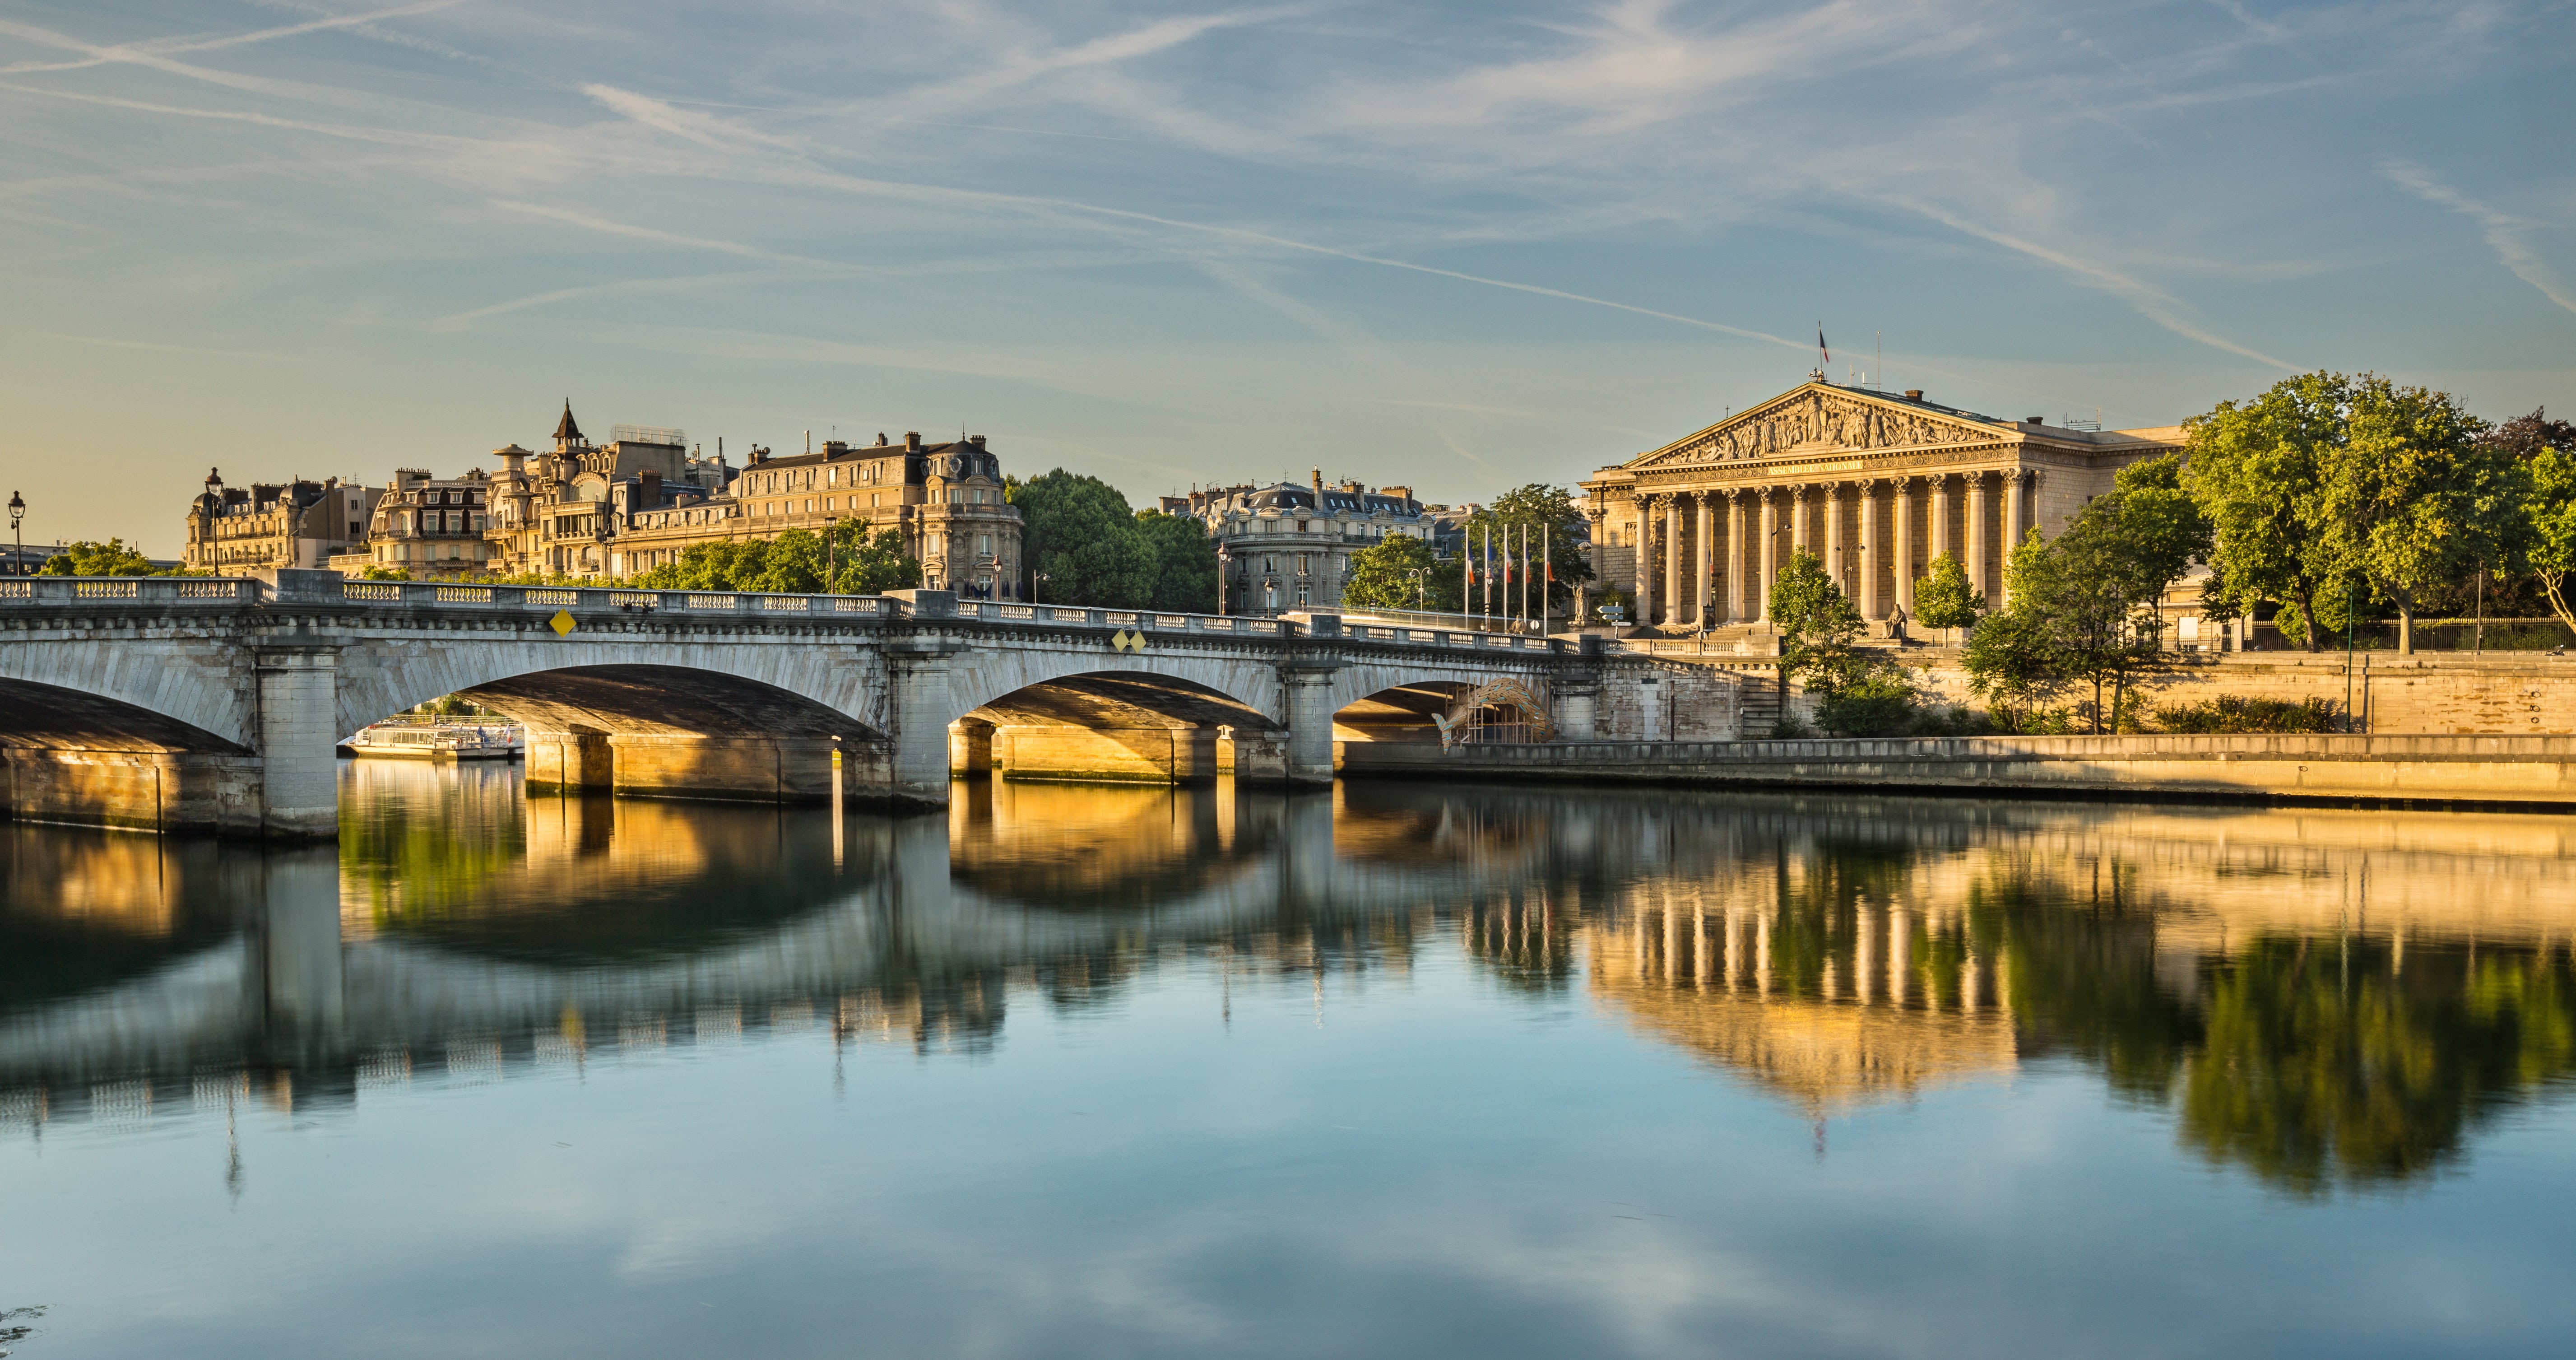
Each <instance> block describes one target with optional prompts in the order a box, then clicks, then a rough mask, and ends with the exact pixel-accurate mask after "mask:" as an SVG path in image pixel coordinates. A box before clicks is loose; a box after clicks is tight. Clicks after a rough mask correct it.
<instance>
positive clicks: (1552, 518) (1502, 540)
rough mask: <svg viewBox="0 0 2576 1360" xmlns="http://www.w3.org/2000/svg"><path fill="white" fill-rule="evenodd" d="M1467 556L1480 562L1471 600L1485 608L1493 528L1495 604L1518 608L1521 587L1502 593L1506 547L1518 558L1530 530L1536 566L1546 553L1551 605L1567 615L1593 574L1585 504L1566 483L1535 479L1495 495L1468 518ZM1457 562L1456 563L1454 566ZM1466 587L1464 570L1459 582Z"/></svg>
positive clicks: (1504, 609) (1505, 610)
mask: <svg viewBox="0 0 2576 1360" xmlns="http://www.w3.org/2000/svg"><path fill="white" fill-rule="evenodd" d="M1466 530H1467V539H1466V544H1467V557H1468V560H1469V561H1471V562H1473V563H1475V566H1476V575H1477V582H1478V584H1477V596H1476V599H1475V600H1473V601H1470V602H1469V603H1470V604H1471V605H1472V606H1474V607H1476V608H1482V606H1483V603H1484V585H1483V582H1484V579H1485V541H1486V535H1487V534H1488V533H1489V532H1490V533H1491V534H1492V536H1493V547H1494V572H1493V580H1494V597H1493V598H1494V608H1495V610H1496V612H1498V613H1516V612H1518V610H1519V607H1520V592H1519V590H1518V588H1517V586H1515V588H1514V590H1513V592H1512V595H1511V598H1510V599H1509V601H1506V600H1505V598H1504V596H1503V584H1504V582H1503V575H1502V570H1503V564H1502V557H1503V553H1504V552H1505V551H1506V549H1507V548H1508V550H1509V551H1510V553H1511V555H1512V557H1513V558H1514V559H1515V560H1517V559H1518V558H1519V557H1520V555H1521V550H1522V534H1523V533H1524V531H1526V533H1527V534H1528V551H1529V558H1530V562H1531V564H1532V566H1533V567H1536V566H1537V564H1538V563H1539V562H1540V560H1541V559H1542V558H1544V559H1545V561H1546V564H1547V567H1548V571H1549V577H1548V583H1547V605H1548V609H1549V611H1550V612H1551V613H1552V614H1553V615H1554V616H1555V617H1558V618H1563V617H1566V615H1567V613H1568V611H1570V610H1571V609H1572V608H1573V602H1574V588H1575V587H1576V586H1578V585H1581V584H1582V583H1583V582H1585V581H1589V580H1591V579H1592V561H1591V557H1590V555H1589V554H1587V553H1585V552H1584V551H1583V545H1584V543H1585V542H1586V541H1587V534H1588V532H1589V530H1588V526H1587V525H1586V523H1585V521H1584V517H1583V504H1582V502H1581V501H1580V500H1579V499H1577V498H1576V496H1575V494H1574V493H1573V492H1571V491H1568V490H1566V489H1565V488H1564V487H1559V486H1549V485H1547V484H1546V483H1544V482H1531V483H1528V484H1527V485H1524V486H1517V487H1514V488H1512V489H1511V490H1509V491H1506V492H1504V493H1503V494H1501V495H1499V496H1496V497H1495V498H1494V499H1493V501H1492V502H1491V503H1490V504H1487V505H1485V506H1483V507H1481V508H1480V509H1478V510H1477V511H1476V512H1475V513H1474V514H1472V515H1469V516H1468V517H1467V521H1466ZM1457 565H1458V564H1455V563H1453V564H1452V567H1453V568H1454V567H1456V566H1457ZM1457 584H1458V586H1459V587H1460V588H1461V589H1464V586H1465V580H1464V577H1463V574H1461V575H1460V580H1459V581H1458V582H1457Z"/></svg>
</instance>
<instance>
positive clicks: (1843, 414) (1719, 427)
mask: <svg viewBox="0 0 2576 1360" xmlns="http://www.w3.org/2000/svg"><path fill="white" fill-rule="evenodd" d="M2010 432H2011V427H2010V426H2007V425H2004V424H2002V423H2001V422H1988V421H1986V420H1984V419H1983V418H1981V417H1978V416H1975V415H1972V414H1969V413H1966V412H1951V411H1946V410H1942V409H1938V408H1934V407H1930V406H1927V405H1925V404H1923V403H1921V402H1914V401H1905V400H1901V399H1899V398H1895V397H1884V396H1880V395H1878V394H1877V393H1875V392H1860V391H1855V390H1853V389H1851V388H1848V387H1837V386H1834V385H1833V384H1831V383H1825V382H1810V383H1805V384H1803V385H1801V386H1798V387H1796V388H1792V389H1791V390H1789V391H1787V392H1783V393H1781V394H1780V395H1779V396H1776V397H1773V398H1772V399H1771V400H1769V401H1766V402H1764V403H1762V404H1761V405H1759V406H1750V407H1747V408H1745V409H1744V410H1741V411H1738V412H1736V413H1735V414H1734V415H1731V416H1728V417H1727V418H1726V419H1724V420H1721V421H1719V422H1718V423H1716V424H1714V425H1711V426H1709V427H1708V428H1707V429H1704V430H1700V431H1697V432H1695V433H1692V434H1688V435H1684V436H1683V437H1681V438H1679V439H1676V440H1674V441H1673V442H1672V443H1669V444H1666V445H1665V446H1663V447H1662V448H1660V449H1654V450H1652V451H1649V452H1646V453H1641V454H1639V455H1637V456H1636V457H1634V458H1631V459H1629V460H1628V462H1627V463H1626V464H1624V466H1625V467H1626V468H1627V469H1629V470H1631V471H1643V470H1646V469H1650V468H1670V467H1686V466H1696V465H1699V464H1706V463H1728V462H1737V461H1742V460H1748V459H1765V458H1779V457H1795V456H1799V455H1803V454H1814V453H1848V452H1853V451H1857V450H1870V449H1911V448H1933V447H1938V446H1940V445H1943V444H1986V443H1992V442H1993V441H1994V440H1996V439H1997V438H1999V437H2002V436H2004V435H2006V434H2008V433H2010Z"/></svg>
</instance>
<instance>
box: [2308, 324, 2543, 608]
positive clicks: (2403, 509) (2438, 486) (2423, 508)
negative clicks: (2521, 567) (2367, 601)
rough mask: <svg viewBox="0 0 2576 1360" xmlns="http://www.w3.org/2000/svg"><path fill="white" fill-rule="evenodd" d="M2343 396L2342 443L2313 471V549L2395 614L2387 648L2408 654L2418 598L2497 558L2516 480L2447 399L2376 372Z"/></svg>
mask: <svg viewBox="0 0 2576 1360" xmlns="http://www.w3.org/2000/svg"><path fill="white" fill-rule="evenodd" d="M2348 391H2349V393H2350V398H2349V401H2348V404H2347V413H2346V417H2345V422H2344V432H2343V433H2344V437H2343V438H2342V439H2341V440H2339V441H2334V442H2332V443H2330V444H2329V445H2328V446H2327V451H2326V453H2325V456H2324V457H2323V458H2322V459H2321V460H2320V463H2319V472H2320V476H2319V487H2320V490H2321V493H2322V494H2321V495H2320V497H2319V517H2320V520H2321V530H2322V532H2321V536H2320V546H2321V547H2322V548H2323V550H2324V552H2325V553H2326V554H2327V556H2328V558H2329V559H2330V560H2331V562H2332V564H2333V565H2334V567H2335V568H2337V569H2339V570H2340V571H2344V572H2350V573H2353V574H2355V575H2358V576H2360V577H2361V578H2363V579H2365V580H2367V581H2368V582H2369V583H2370V585H2371V587H2372V588H2373V589H2374V590H2376V591H2377V592H2378V593H2379V595H2380V596H2382V597H2383V598H2385V599H2386V600H2387V601H2388V602H2389V603H2390V604H2392V605H2394V606H2396V608H2397V639H2398V641H2397V647H2398V650H2399V651H2401V652H2413V651H2414V650H2415V615H2416V612H2417V610H2418V608H2419V607H2420V605H2421V602H2422V600H2423V597H2424V595H2425V594H2426V592H2428V591H2431V590H2435V589H2437V588H2440V587H2442V586H2446V585H2448V584H2450V583H2451V582H2452V581H2454V580H2458V579H2461V578H2465V577H2467V576H2468V575H2470V574H2471V573H2472V572H2476V571H2480V570H2484V569H2485V568H2486V567H2487V566H2488V565H2490V564H2493V563H2497V562H2500V561H2502V560H2503V559H2504V557H2505V555H2506V553H2507V551H2508V550H2509V548H2510V546H2511V541H2512V536H2513V532H2514V530H2515V529H2516V528H2517V527H2518V525H2517V523H2516V521H2517V520H2518V519H2519V518H2520V511H2521V509H2522V505H2521V501H2520V497H2519V496H2518V495H2517V494H2516V490H2517V487H2518V484H2519V482H2520V480H2521V479H2520V478H2519V477H2517V476H2516V468H2515V466H2514V463H2513V460H2512V458H2511V456H2510V455H2509V454H2507V453H2505V452H2504V451H2503V450H2502V449H2500V448H2498V447H2496V446H2495V445H2493V444H2490V443H2487V442H2485V441H2484V440H2482V439H2481V438H2480V437H2479V436H2481V435H2483V434H2485V433H2486V431H2487V424H2486V422H2484V421H2482V420H2479V419H2478V418H2477V417H2476V416H2473V415H2470V414H2469V413H2468V412H2467V411H2465V410H2463V409H2462V408H2461V407H2460V405H2459V403H2458V402H2457V401H2455V400H2454V399H2453V398H2452V397H2451V395H2450V394H2449V393H2447V392H2433V391H2429V390H2427V389H2425V388H2421V387H2401V386H2398V385H2397V384H2395V383H2393V382H2390V381H2389V380H2388V379H2386V378H2383V377H2380V376H2379V375H2377V374H2375V373H2365V374H2363V375H2361V377H2360V378H2359V379H2357V380H2355V381H2354V382H2353V383H2352V384H2351V385H2350V387H2349V388H2348Z"/></svg>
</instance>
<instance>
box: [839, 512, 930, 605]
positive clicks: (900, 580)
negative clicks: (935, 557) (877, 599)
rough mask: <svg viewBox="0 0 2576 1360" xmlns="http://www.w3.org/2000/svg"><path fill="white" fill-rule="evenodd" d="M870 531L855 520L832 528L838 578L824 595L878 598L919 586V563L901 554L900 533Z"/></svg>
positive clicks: (891, 530) (895, 530)
mask: <svg viewBox="0 0 2576 1360" xmlns="http://www.w3.org/2000/svg"><path fill="white" fill-rule="evenodd" d="M871 527H872V526H870V525H869V524H868V523H867V521H865V520H861V519H855V518H853V519H847V520H843V521H842V522H841V523H839V524H837V525H834V526H833V528H832V542H833V545H834V546H833V568H834V570H835V571H836V572H837V573H838V574H837V575H836V576H835V578H834V579H833V580H832V581H831V582H829V583H828V584H827V585H826V586H825V587H824V589H825V592H826V593H828V594H834V595H882V594H884V593H885V592H887V591H889V590H909V589H912V588H914V587H917V586H919V585H920V584H921V559H920V558H918V557H914V556H912V555H911V554H909V553H907V552H905V551H904V550H903V532H902V531H901V530H899V529H875V530H874V531H873V532H871Z"/></svg>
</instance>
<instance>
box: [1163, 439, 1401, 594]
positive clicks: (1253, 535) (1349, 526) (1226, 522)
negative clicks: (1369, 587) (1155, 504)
mask: <svg viewBox="0 0 2576 1360" xmlns="http://www.w3.org/2000/svg"><path fill="white" fill-rule="evenodd" d="M1162 509H1163V512H1164V513H1165V514H1172V515H1187V516H1190V517H1191V518H1194V519H1196V520H1198V521H1199V522H1200V523H1202V524H1204V525H1206V526H1207V529H1208V533H1209V535H1210V536H1211V537H1213V538H1214V539H1216V543H1217V560H1218V562H1219V564H1220V569H1219V575H1218V582H1219V586H1218V593H1217V598H1218V608H1219V609H1220V610H1222V611H1223V612H1225V613H1229V614H1254V615H1270V614H1279V613H1284V612H1286V611H1289V610H1292V609H1339V608H1340V607H1341V604H1342V590H1343V587H1344V586H1346V585H1347V584H1348V583H1349V581H1350V574H1351V555H1352V554H1353V553H1356V552H1359V551H1360V550H1362V549H1364V548H1368V547H1372V546H1374V545H1376V544H1378V543H1381V542H1384V541H1385V540H1386V539H1388V538H1391V537H1395V536H1398V535H1404V536H1410V537H1413V538H1423V537H1425V536H1427V534H1428V533H1429V528H1428V526H1427V525H1426V524H1425V523H1424V521H1423V517H1422V503H1421V502H1420V501H1417V500H1415V499H1414V498H1413V488H1411V487H1408V486H1382V487H1379V488H1377V489H1376V490H1374V491H1372V490H1370V489H1369V488H1367V487H1365V486H1362V485H1361V484H1359V483H1358V482H1353V481H1343V482H1335V483H1333V484H1331V485H1329V486H1327V485H1326V484H1325V482H1324V474H1323V470H1322V469H1320V468H1319V469H1317V470H1316V471H1315V473H1314V478H1313V481H1312V482H1311V483H1310V484H1309V485H1306V486H1299V485H1297V484H1296V483H1295V482H1280V483H1277V484H1275V485H1271V486H1228V487H1210V488H1209V489H1207V490H1205V491H1193V492H1191V493H1190V494H1189V495H1187V496H1165V497H1163V500H1162Z"/></svg>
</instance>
